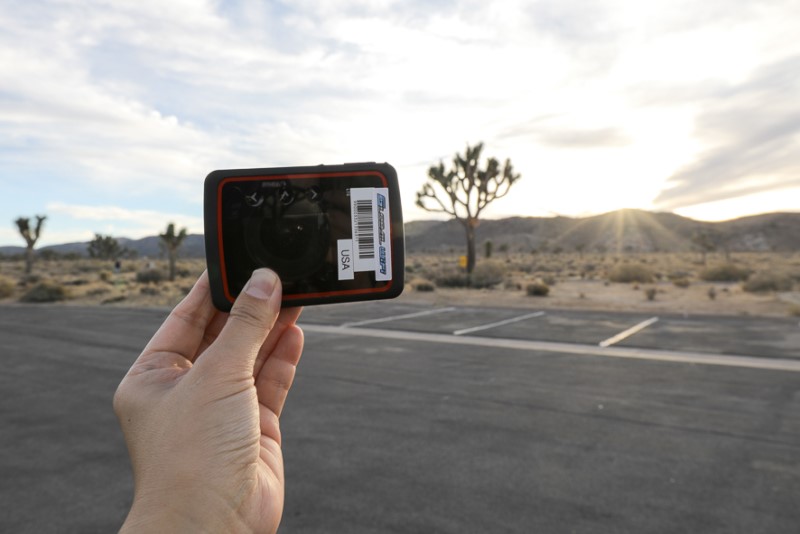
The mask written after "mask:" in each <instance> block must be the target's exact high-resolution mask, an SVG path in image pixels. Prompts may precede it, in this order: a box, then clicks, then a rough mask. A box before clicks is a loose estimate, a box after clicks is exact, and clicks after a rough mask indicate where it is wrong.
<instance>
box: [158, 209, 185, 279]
mask: <svg viewBox="0 0 800 534" xmlns="http://www.w3.org/2000/svg"><path fill="white" fill-rule="evenodd" d="M158 237H160V238H161V243H162V244H163V245H164V248H166V249H167V254H168V255H169V279H170V281H172V280H175V262H176V261H177V259H178V248H179V247H180V246H181V243H183V240H184V239H186V228H181V231H180V232H179V233H177V234H176V233H175V224H173V223H169V224H168V225H167V231H166V232H165V233H163V234H159V235H158Z"/></svg>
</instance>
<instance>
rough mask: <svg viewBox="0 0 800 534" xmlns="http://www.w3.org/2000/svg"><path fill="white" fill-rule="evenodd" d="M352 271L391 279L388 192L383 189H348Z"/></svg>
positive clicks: (377, 278) (382, 279)
mask: <svg viewBox="0 0 800 534" xmlns="http://www.w3.org/2000/svg"><path fill="white" fill-rule="evenodd" d="M350 208H351V209H350V213H351V222H352V228H353V242H352V245H353V253H354V256H353V267H354V271H355V272H368V271H371V272H374V273H375V280H378V281H386V280H391V279H392V244H391V235H390V221H391V218H390V217H389V190H388V189H387V188H385V187H359V188H353V189H350Z"/></svg>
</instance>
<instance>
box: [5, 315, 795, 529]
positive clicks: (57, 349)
mask: <svg viewBox="0 0 800 534" xmlns="http://www.w3.org/2000/svg"><path fill="white" fill-rule="evenodd" d="M537 313H538V311H537V310H530V311H520V310H506V309H503V308H500V307H492V308H465V309H452V310H447V311H441V310H434V309H424V308H419V307H414V306H410V305H405V304H402V305H401V304H396V303H381V304H378V303H365V304H358V305H353V304H348V305H340V306H333V307H317V308H309V309H307V310H306V311H305V312H304V317H303V325H304V327H305V330H306V349H305V352H304V355H303V360H302V361H301V365H300V369H299V372H298V376H297V379H296V383H295V387H294V388H293V389H292V392H291V394H290V397H289V400H288V403H287V407H286V410H285V411H284V415H283V417H282V429H283V434H284V454H285V458H286V475H287V495H286V510H285V515H284V521H283V524H282V527H281V532H288V533H292V532H302V533H305V532H314V533H316V532H320V533H321V532H348V533H361V532H364V533H366V532H426V533H427V532H453V533H456V532H458V533H461V532H557V533H561V532H577V533H583V532H587V533H588V532H592V533H604V532H609V533H610V532H615V533H616V532H636V533H642V532H720V533H721V532H747V533H758V532H763V533H767V532H769V533H783V532H786V533H790V532H791V533H795V532H797V525H798V524H800V509H798V507H797V502H800V460H798V459H800V372H798V371H800V368H798V363H800V359H799V358H798V354H797V353H798V348H800V340H798V337H797V336H798V333H800V325H798V324H797V322H796V320H789V319H786V320H782V319H769V320H766V319H755V318H739V317H737V318H708V317H683V316H675V317H659V318H658V319H657V320H655V321H652V319H653V317H649V316H642V315H635V314H597V313H586V312H556V311H552V310H548V311H547V312H546V313H542V314H538V315H535V314H537ZM165 314H166V311H165V310H126V309H106V308H73V307H70V308H65V307H54V306H44V307H37V306H9V307H0V355H1V356H0V357H1V358H2V361H3V372H2V373H0V390H2V392H3V402H2V403H0V424H2V429H3V432H2V435H0V470H1V472H2V474H3V476H2V477H0V503H2V512H1V513H0V531H2V532H37V533H41V532H108V531H113V530H115V529H116V528H118V527H119V525H120V524H121V522H122V520H123V518H124V516H125V512H126V510H127V508H128V506H129V504H130V499H131V490H132V482H131V477H130V470H129V466H128V461H127V455H126V452H125V447H124V443H123V442H122V438H121V435H120V432H119V430H118V428H117V424H116V421H115V419H114V415H113V413H112V411H111V397H112V395H113V391H114V389H115V388H116V385H117V383H118V382H119V380H120V379H121V378H122V376H123V375H124V373H125V371H126V370H127V368H128V366H129V365H130V363H131V362H132V361H133V359H135V358H136V356H137V355H138V352H139V350H141V348H142V346H143V345H144V344H145V343H146V341H147V340H148V339H149V337H150V335H151V334H152V333H153V332H154V331H155V330H156V328H157V327H158V325H159V324H160V322H161V321H162V320H163V318H164V316H165ZM526 315H527V317H524V318H521V317H523V316H526ZM402 316H404V317H402ZM387 319H388V320H387ZM645 323H647V324H646V325H645V326H641V325H643V324H645ZM342 325H345V326H342ZM488 325H493V326H489V327H487V326H488ZM639 326H641V328H639V329H638V330H637V331H635V332H633V333H629V334H628V335H626V336H620V334H622V333H625V332H626V331H630V330H631V328H635V327H639ZM455 332H458V334H455ZM609 340H612V341H613V342H610V343H608V344H607V346H605V347H601V346H600V344H601V343H603V342H609ZM606 355H607V356H622V357H604V356H606ZM703 355H708V356H709V357H710V358H711V357H714V358H717V359H713V358H712V359H711V360H709V361H703V359H702V358H703ZM675 358H677V359H675ZM680 358H683V359H680Z"/></svg>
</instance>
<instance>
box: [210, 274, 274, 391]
mask: <svg viewBox="0 0 800 534" xmlns="http://www.w3.org/2000/svg"><path fill="white" fill-rule="evenodd" d="M281 294H282V292H281V282H280V279H278V275H276V274H275V273H274V272H273V271H271V270H269V269H258V270H256V271H253V274H252V275H251V277H250V280H249V281H248V282H247V284H245V286H244V289H242V292H241V293H240V294H239V296H238V297H237V298H236V302H234V304H233V307H232V308H231V312H230V315H229V317H228V320H227V322H226V323H225V326H224V327H223V328H222V331H221V332H220V333H219V336H217V339H216V340H215V341H214V343H213V344H212V345H211V347H209V350H208V351H207V353H210V354H204V356H211V358H203V357H201V358H199V360H205V361H206V362H207V363H210V364H211V365H214V366H215V367H216V368H217V369H218V370H219V369H226V370H228V371H232V372H235V373H239V372H246V373H248V374H249V375H251V376H252V373H253V367H254V365H255V361H256V357H257V356H258V351H259V349H260V348H261V345H262V344H263V343H264V340H266V339H267V335H268V334H269V331H270V330H271V329H272V326H273V325H274V324H275V320H276V319H277V317H278V313H279V312H280V309H281ZM214 360H217V361H216V362H214ZM198 363H200V362H198ZM201 365H202V363H201Z"/></svg>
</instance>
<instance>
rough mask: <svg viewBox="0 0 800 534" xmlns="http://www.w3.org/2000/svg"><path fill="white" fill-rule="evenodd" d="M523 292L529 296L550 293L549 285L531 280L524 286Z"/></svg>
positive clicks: (543, 295)
mask: <svg viewBox="0 0 800 534" xmlns="http://www.w3.org/2000/svg"><path fill="white" fill-rule="evenodd" d="M525 293H526V294H527V295H528V296H529V297H546V296H547V295H548V294H549V293H550V286H548V285H547V284H545V283H544V282H533V283H532V284H528V287H526V288H525Z"/></svg>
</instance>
